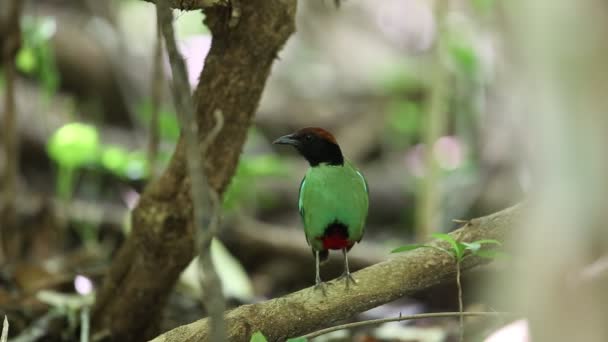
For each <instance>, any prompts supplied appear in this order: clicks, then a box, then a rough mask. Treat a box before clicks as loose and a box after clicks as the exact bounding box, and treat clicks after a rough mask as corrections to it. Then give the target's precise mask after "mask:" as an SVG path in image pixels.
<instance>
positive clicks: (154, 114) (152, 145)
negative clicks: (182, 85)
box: [148, 14, 163, 179]
mask: <svg viewBox="0 0 608 342" xmlns="http://www.w3.org/2000/svg"><path fill="white" fill-rule="evenodd" d="M162 63H163V40H162V33H161V29H160V17H159V16H158V14H157V15H156V45H155V46H154V61H153V66H152V90H151V93H150V106H151V108H150V140H149V141H148V176H149V178H150V179H154V178H155V176H156V157H157V155H158V144H159V140H160V137H159V132H158V116H159V112H160V104H161V98H162V96H163V64H162Z"/></svg>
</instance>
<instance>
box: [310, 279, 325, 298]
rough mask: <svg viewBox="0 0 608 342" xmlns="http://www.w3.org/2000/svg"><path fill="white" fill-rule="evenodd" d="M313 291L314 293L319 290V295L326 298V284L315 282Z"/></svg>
mask: <svg viewBox="0 0 608 342" xmlns="http://www.w3.org/2000/svg"><path fill="white" fill-rule="evenodd" d="M313 290H314V291H317V290H321V293H322V294H323V295H324V296H327V284H326V283H324V282H322V281H317V283H316V284H315V286H314V287H313Z"/></svg>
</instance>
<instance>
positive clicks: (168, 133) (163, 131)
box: [137, 99, 180, 142]
mask: <svg viewBox="0 0 608 342" xmlns="http://www.w3.org/2000/svg"><path fill="white" fill-rule="evenodd" d="M137 114H138V118H139V119H140V120H142V124H145V125H146V126H147V125H148V124H149V123H150V120H151V118H152V101H151V100H149V99H148V100H146V101H144V102H143V103H142V104H140V105H139V107H138V108H137ZM179 132H180V131H179V122H178V121H177V114H176V113H175V112H174V111H173V110H170V109H166V108H160V110H159V112H158V133H159V135H160V137H161V139H165V140H169V141H173V142H175V141H177V139H178V138H179Z"/></svg>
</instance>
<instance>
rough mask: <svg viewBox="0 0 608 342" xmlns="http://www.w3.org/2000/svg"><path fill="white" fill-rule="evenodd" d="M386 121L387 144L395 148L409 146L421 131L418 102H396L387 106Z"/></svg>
mask: <svg viewBox="0 0 608 342" xmlns="http://www.w3.org/2000/svg"><path fill="white" fill-rule="evenodd" d="M387 111H388V116H387V119H386V125H387V128H386V130H387V133H386V134H385V136H386V138H387V140H388V142H389V143H390V144H391V145H393V146H395V147H396V148H405V147H409V146H411V145H412V144H413V143H415V141H416V140H417V139H418V138H419V136H420V134H421V130H422V123H423V121H422V108H421V104H420V103H419V102H414V101H409V100H398V101H395V102H392V103H391V104H389V106H388V109H387Z"/></svg>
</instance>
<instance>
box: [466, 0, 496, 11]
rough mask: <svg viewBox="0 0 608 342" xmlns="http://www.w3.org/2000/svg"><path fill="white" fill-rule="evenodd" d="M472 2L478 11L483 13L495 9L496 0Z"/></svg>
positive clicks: (476, 0) (474, 0) (472, 0)
mask: <svg viewBox="0 0 608 342" xmlns="http://www.w3.org/2000/svg"><path fill="white" fill-rule="evenodd" d="M471 3H472V4H473V7H474V8H475V9H476V10H477V11H479V12H481V13H488V12H490V11H491V10H493V9H494V7H495V5H496V0H471Z"/></svg>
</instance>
